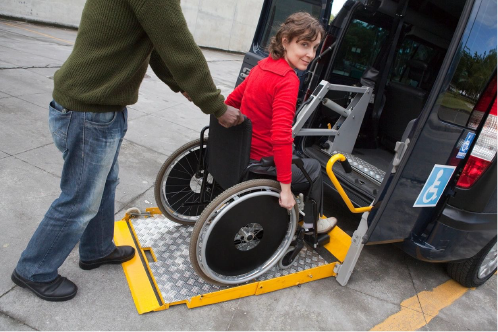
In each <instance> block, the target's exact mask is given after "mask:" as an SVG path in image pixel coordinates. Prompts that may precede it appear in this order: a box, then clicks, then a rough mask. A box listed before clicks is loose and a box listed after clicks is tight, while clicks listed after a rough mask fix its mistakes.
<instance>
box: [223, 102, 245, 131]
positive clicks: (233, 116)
mask: <svg viewBox="0 0 498 332" xmlns="http://www.w3.org/2000/svg"><path fill="white" fill-rule="evenodd" d="M218 122H219V123H220V125H222V126H223V127H225V128H230V127H232V126H236V125H238V124H241V123H242V122H244V115H242V113H240V111H239V110H238V109H236V108H235V107H232V106H228V105H227V111H226V112H225V113H224V114H223V115H222V116H220V117H219V118H218Z"/></svg>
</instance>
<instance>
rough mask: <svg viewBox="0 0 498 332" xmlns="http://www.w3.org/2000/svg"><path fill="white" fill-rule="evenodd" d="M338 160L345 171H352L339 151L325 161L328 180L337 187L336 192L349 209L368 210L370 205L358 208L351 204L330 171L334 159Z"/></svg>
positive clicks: (370, 207) (356, 210) (352, 210)
mask: <svg viewBox="0 0 498 332" xmlns="http://www.w3.org/2000/svg"><path fill="white" fill-rule="evenodd" d="M338 160H339V161H340V162H341V165H342V167H343V168H344V171H345V172H346V173H350V172H351V171H352V168H351V165H350V164H349V162H348V161H347V159H346V157H345V156H344V155H342V154H340V153H338V154H335V155H333V156H332V157H331V158H330V159H329V161H328V162H327V166H326V167H325V169H326V171H327V175H328V176H329V179H330V181H332V184H333V185H334V187H335V189H337V192H338V193H339V195H341V198H342V200H343V201H344V203H346V205H347V206H348V208H349V210H350V211H351V212H353V213H362V212H368V211H370V210H371V209H372V206H371V205H370V206H364V207H360V208H355V207H354V206H353V203H351V200H350V199H349V197H348V195H347V194H346V192H345V191H344V189H343V188H342V186H341V184H340V183H339V181H338V180H337V178H336V177H335V175H334V172H333V171H332V167H333V166H334V164H335V162H336V161H338Z"/></svg>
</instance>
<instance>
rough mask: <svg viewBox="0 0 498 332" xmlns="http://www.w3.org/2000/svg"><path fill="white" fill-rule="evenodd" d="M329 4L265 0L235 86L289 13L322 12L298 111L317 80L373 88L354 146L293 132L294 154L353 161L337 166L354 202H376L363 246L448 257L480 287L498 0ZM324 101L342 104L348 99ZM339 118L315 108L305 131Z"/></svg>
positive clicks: (492, 146) (488, 252)
mask: <svg viewBox="0 0 498 332" xmlns="http://www.w3.org/2000/svg"><path fill="white" fill-rule="evenodd" d="M331 5H332V1H331V0H306V1H304V0H286V1H283V0H265V2H264V5H263V9H262V13H261V17H260V21H259V24H258V28H257V30H256V34H255V37H254V41H253V44H252V46H251V48H250V50H249V52H248V53H247V54H246V56H245V58H244V63H243V65H242V68H241V71H240V74H239V78H238V81H237V84H239V83H240V82H241V81H242V80H243V79H244V78H245V77H246V76H247V74H248V73H249V71H250V69H251V68H252V67H253V66H254V65H256V63H257V61H259V60H260V59H262V58H264V57H266V56H268V53H267V52H266V50H265V49H266V46H267V45H268V42H269V38H270V37H271V36H272V35H274V33H275V31H276V29H277V28H278V26H279V24H280V23H282V21H283V20H284V19H285V18H286V17H287V16H288V15H289V14H291V13H293V12H296V11H308V12H310V13H311V14H312V15H314V16H315V17H317V18H319V19H320V20H321V22H322V23H323V24H324V25H325V26H326V31H327V36H326V38H325V39H324V41H323V43H322V44H323V45H322V47H321V54H317V59H316V61H314V62H313V63H312V64H310V67H309V68H308V71H307V72H298V76H299V77H300V78H301V91H300V94H299V98H298V105H296V106H297V107H298V111H299V107H300V104H301V103H303V102H305V101H306V100H307V99H308V98H309V97H310V95H311V92H312V91H314V89H315V88H316V87H317V86H318V85H319V83H320V82H321V81H322V80H325V81H327V82H329V83H333V84H340V85H347V86H368V87H371V88H373V94H374V96H373V97H372V99H371V100H370V103H369V104H368V108H367V110H366V112H365V115H364V118H363V122H362V125H361V128H360V130H359V132H358V135H357V138H356V143H355V145H354V149H353V150H352V151H351V152H344V151H331V144H332V143H333V138H331V137H320V136H298V137H295V147H296V153H297V154H300V155H301V156H305V157H311V158H315V159H317V160H319V161H320V162H321V164H322V165H323V168H324V169H325V165H326V163H327V161H328V159H329V158H330V156H331V155H333V154H334V153H336V152H341V153H343V154H345V155H346V157H347V158H348V159H349V161H350V163H351V164H352V167H353V170H354V172H352V173H345V172H344V171H343V170H342V169H341V168H340V167H337V168H336V167H334V172H335V174H336V176H337V178H338V179H339V181H340V182H341V184H342V186H343V187H344V189H345V191H346V193H347V194H348V196H349V197H350V199H351V200H352V201H353V203H354V204H356V205H358V206H364V205H369V204H372V205H373V206H374V208H373V209H372V211H371V212H370V214H369V215H368V230H367V231H366V233H365V234H364V235H363V243H365V244H378V243H397V244H398V245H399V247H400V248H401V249H402V250H404V251H405V252H406V253H408V254H410V255H411V256H413V257H415V258H417V259H420V260H424V261H431V262H448V263H449V264H448V268H447V270H448V273H449V274H450V276H451V277H453V278H454V279H456V280H457V281H459V282H460V283H462V284H463V285H465V286H469V287H470V286H477V285H480V284H482V283H484V282H485V281H486V280H487V279H488V278H489V277H490V276H491V275H492V274H493V273H494V271H496V229H497V217H496V210H497V207H496V206H497V196H496V193H497V179H496V133H497V129H496V128H497V127H496V126H497V125H496V124H497V113H496V60H497V59H496V20H497V19H496V6H497V4H496V0H451V1H450V0H447V1H441V0H428V1H422V0H356V1H353V0H348V1H347V2H346V3H345V4H344V6H343V8H342V9H341V11H340V12H339V13H338V14H337V15H336V17H335V18H333V19H332V20H329V18H330V11H331ZM327 98H328V99H330V100H333V101H334V102H335V103H337V104H339V105H341V106H342V107H344V108H347V107H348V104H349V102H350V101H351V98H352V95H351V93H348V92H343V91H330V92H329V93H328V94H327ZM338 118H339V115H338V114H337V113H335V112H333V111H332V110H330V109H329V108H327V107H325V106H319V107H318V108H317V109H316V110H315V112H314V113H313V116H312V117H311V118H310V119H309V120H308V122H307V123H306V125H305V127H306V128H326V127H327V126H329V127H330V124H334V123H336V121H337V119H338ZM444 174H447V176H445V175H444ZM324 178H325V179H328V177H327V176H325V177H324ZM325 184H326V185H327V186H328V187H330V188H332V185H331V183H330V181H328V180H327V181H325Z"/></svg>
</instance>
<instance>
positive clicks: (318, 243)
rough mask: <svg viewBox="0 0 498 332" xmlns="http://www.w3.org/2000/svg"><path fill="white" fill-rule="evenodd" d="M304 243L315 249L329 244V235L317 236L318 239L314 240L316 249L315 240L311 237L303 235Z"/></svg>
mask: <svg viewBox="0 0 498 332" xmlns="http://www.w3.org/2000/svg"><path fill="white" fill-rule="evenodd" d="M304 241H306V243H307V244H308V245H309V246H310V247H311V248H316V247H323V246H324V245H326V244H327V243H329V242H330V235H328V234H318V238H317V240H316V247H315V238H314V237H313V235H311V234H310V235H305V236H304Z"/></svg>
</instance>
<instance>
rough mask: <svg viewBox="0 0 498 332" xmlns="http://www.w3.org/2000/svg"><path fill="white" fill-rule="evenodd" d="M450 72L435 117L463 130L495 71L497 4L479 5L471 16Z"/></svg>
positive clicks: (490, 2) (486, 2) (484, 2)
mask: <svg viewBox="0 0 498 332" xmlns="http://www.w3.org/2000/svg"><path fill="white" fill-rule="evenodd" d="M474 19H475V22H472V21H473V20H474ZM451 68H452V69H453V70H454V73H453V77H452V79H451V82H450V83H449V86H448V88H447V90H446V91H444V92H443V93H442V95H441V96H440V97H439V98H440V99H438V102H439V103H440V104H441V105H440V108H439V111H438V115H439V118H440V119H441V120H444V121H447V122H451V123H454V124H457V125H460V126H466V125H467V121H468V119H469V116H470V113H471V111H472V109H473V108H474V106H475V104H476V103H477V100H478V99H479V97H480V94H481V92H482V91H483V89H484V88H485V86H486V83H487V82H488V80H489V78H490V77H491V75H492V74H493V72H494V71H495V70H496V1H482V2H481V4H480V7H479V9H478V13H477V16H476V15H475V14H474V13H472V14H471V16H470V20H469V24H468V27H467V28H466V31H465V33H464V35H463V37H462V41H461V44H460V46H459V48H458V52H457V54H456V55H455V58H454V59H453V64H452V65H451Z"/></svg>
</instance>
